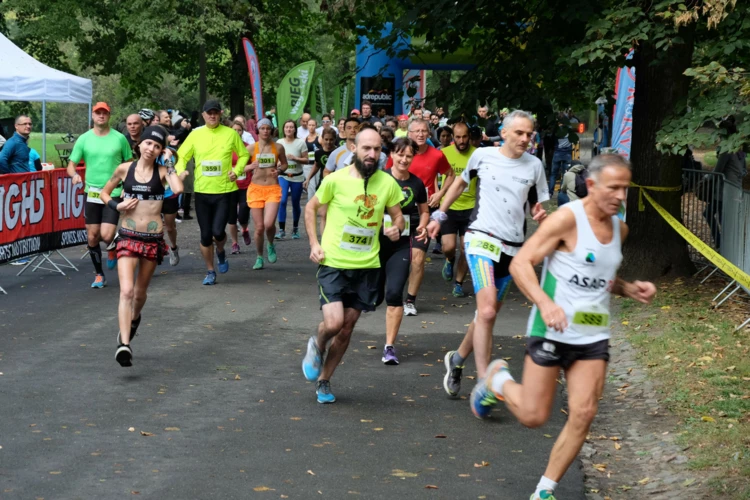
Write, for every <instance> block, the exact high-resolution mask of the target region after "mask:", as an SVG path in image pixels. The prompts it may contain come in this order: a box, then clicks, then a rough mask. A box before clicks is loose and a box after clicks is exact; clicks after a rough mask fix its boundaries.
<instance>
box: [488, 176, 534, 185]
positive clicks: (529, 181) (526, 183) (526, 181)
mask: <svg viewBox="0 0 750 500" xmlns="http://www.w3.org/2000/svg"><path fill="white" fill-rule="evenodd" d="M493 179H494V177H493ZM512 179H513V180H514V181H515V182H518V183H519V184H523V185H524V186H528V185H529V184H531V180H530V179H521V178H520V177H516V176H513V177H512Z"/></svg>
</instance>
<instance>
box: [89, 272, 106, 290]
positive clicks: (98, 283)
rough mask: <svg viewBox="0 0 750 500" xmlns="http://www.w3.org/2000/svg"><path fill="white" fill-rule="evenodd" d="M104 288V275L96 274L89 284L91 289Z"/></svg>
mask: <svg viewBox="0 0 750 500" xmlns="http://www.w3.org/2000/svg"><path fill="white" fill-rule="evenodd" d="M105 286H107V280H106V279H105V278H104V275H103V274H97V275H96V278H94V282H93V283H91V288H104V287H105Z"/></svg>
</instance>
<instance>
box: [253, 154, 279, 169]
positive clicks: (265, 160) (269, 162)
mask: <svg viewBox="0 0 750 500" xmlns="http://www.w3.org/2000/svg"><path fill="white" fill-rule="evenodd" d="M255 158H256V159H257V160H258V168H271V167H275V166H276V157H275V156H274V155H273V154H270V153H261V154H259V155H258V156H256V157H255Z"/></svg>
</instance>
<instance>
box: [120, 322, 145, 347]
mask: <svg viewBox="0 0 750 500" xmlns="http://www.w3.org/2000/svg"><path fill="white" fill-rule="evenodd" d="M139 326H141V317H140V316H138V319H134V320H131V321H130V341H131V342H132V341H133V339H134V338H135V336H136V335H138V327H139ZM117 345H122V338H121V337H120V332H117Z"/></svg>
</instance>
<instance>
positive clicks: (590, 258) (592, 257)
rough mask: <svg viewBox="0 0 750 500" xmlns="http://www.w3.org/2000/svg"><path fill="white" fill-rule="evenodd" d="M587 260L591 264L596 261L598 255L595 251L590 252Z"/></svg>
mask: <svg viewBox="0 0 750 500" xmlns="http://www.w3.org/2000/svg"><path fill="white" fill-rule="evenodd" d="M586 262H588V263H589V264H593V263H594V262H596V256H595V255H594V253H593V252H589V253H588V254H587V255H586Z"/></svg>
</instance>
